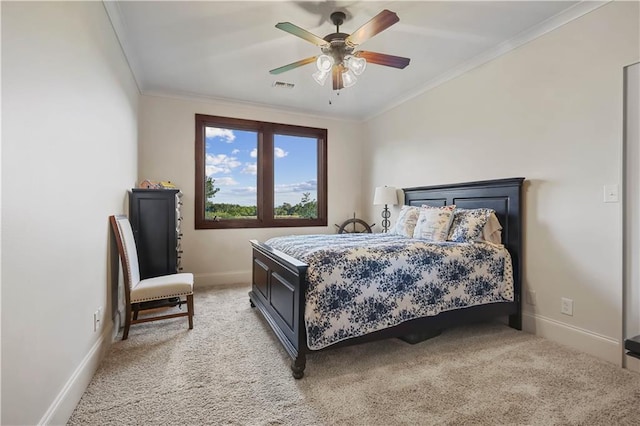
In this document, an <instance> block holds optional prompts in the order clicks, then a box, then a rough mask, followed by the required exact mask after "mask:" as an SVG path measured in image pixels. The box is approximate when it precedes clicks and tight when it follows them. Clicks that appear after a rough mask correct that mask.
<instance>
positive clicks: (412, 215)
mask: <svg viewBox="0 0 640 426" xmlns="http://www.w3.org/2000/svg"><path fill="white" fill-rule="evenodd" d="M419 215H420V210H419V209H418V208H417V207H414V206H402V208H401V209H400V214H399V215H398V220H396V224H395V226H394V227H393V230H392V231H391V232H390V233H391V234H395V235H403V236H405V237H409V238H411V237H413V229H414V228H415V227H416V222H417V221H418V216H419Z"/></svg>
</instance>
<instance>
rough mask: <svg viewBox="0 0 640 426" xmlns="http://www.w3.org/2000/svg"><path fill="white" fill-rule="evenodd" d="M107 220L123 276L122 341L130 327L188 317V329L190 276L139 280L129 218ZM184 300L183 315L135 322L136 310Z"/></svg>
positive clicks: (190, 315)
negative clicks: (111, 230)
mask: <svg viewBox="0 0 640 426" xmlns="http://www.w3.org/2000/svg"><path fill="white" fill-rule="evenodd" d="M109 221H110V222H111V228H112V229H113V233H114V234H115V236H116V243H117V245H118V253H119V254H120V261H121V263H122V274H123V276H124V295H125V306H126V317H125V323H124V332H123V334H122V340H125V339H127V337H129V327H130V326H131V325H132V324H138V323H142V322H149V321H157V320H162V319H168V318H175V317H184V316H186V317H189V329H190V330H191V329H192V328H193V274H191V273H179V274H170V275H162V276H159V277H153V278H147V279H144V280H141V279H140V269H139V266H138V253H137V250H136V242H135V239H134V237H133V230H132V229H131V224H130V223H129V219H127V217H126V216H124V215H114V216H110V217H109ZM185 298H186V305H187V311H186V312H179V313H173V314H165V315H155V316H145V317H143V318H140V319H138V313H139V312H140V311H143V310H148V309H155V308H158V307H174V306H178V305H182V304H183V303H185V300H184V299H185ZM153 302H155V303H153Z"/></svg>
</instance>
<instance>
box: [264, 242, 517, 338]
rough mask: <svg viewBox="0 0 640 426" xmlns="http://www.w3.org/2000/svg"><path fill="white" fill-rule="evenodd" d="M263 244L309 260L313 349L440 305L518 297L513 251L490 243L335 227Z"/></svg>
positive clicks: (309, 321) (309, 333)
mask: <svg viewBox="0 0 640 426" xmlns="http://www.w3.org/2000/svg"><path fill="white" fill-rule="evenodd" d="M266 244H267V245H269V246H271V247H272V248H274V249H276V250H280V251H282V252H284V253H286V254H288V255H290V256H293V257H295V258H296V259H298V260H300V261H302V262H305V263H306V264H307V265H308V269H307V281H308V287H307V294H306V308H305V325H306V329H307V345H308V347H309V348H310V349H322V348H324V347H326V346H329V345H332V344H334V343H337V342H339V341H341V340H345V339H349V338H352V337H357V336H362V335H364V334H367V333H371V332H374V331H377V330H381V329H384V328H388V327H392V326H394V325H397V324H399V323H401V322H404V321H407V320H410V319H413V318H418V317H424V316H432V315H437V314H438V313H440V312H442V311H448V310H452V309H459V308H464V307H468V306H474V305H481V304H486V303H493V302H504V301H513V272H512V266H511V257H510V255H509V252H508V251H507V250H506V249H505V248H503V247H501V246H496V245H492V244H489V243H473V244H469V243H451V242H440V243H432V242H426V241H424V240H419V239H413V238H406V237H403V236H399V235H389V234H334V235H294V236H287V237H276V238H272V239H270V240H268V241H266Z"/></svg>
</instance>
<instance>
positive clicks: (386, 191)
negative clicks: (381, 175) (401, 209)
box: [373, 186, 398, 232]
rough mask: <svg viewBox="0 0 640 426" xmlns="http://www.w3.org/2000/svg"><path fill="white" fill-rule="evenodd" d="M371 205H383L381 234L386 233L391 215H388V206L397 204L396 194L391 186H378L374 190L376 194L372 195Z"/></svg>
mask: <svg viewBox="0 0 640 426" xmlns="http://www.w3.org/2000/svg"><path fill="white" fill-rule="evenodd" d="M373 204H375V205H379V204H384V209H383V210H382V232H387V231H388V230H389V225H391V222H389V217H390V216H391V213H389V207H387V206H388V205H389V204H391V205H392V206H395V205H396V204H398V194H397V192H396V189H395V188H394V187H393V186H379V187H377V188H376V192H375V194H374V195H373Z"/></svg>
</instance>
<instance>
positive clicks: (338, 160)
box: [138, 96, 362, 286]
mask: <svg viewBox="0 0 640 426" xmlns="http://www.w3.org/2000/svg"><path fill="white" fill-rule="evenodd" d="M195 114H208V115H220V116H227V117H235V118H244V119H250V120H261V121H270V122H276V123H285V124H295V125H300V126H310V127H320V128H326V129H328V138H327V139H328V169H329V170H328V197H329V202H328V204H329V209H328V224H329V226H327V227H309V228H268V229H200V230H195V229H194V215H195V214H194V191H195V189H194V188H195ZM139 125H140V151H139V158H140V160H139V174H138V178H139V180H143V179H151V180H170V181H172V182H174V183H175V184H177V185H178V186H179V187H180V188H181V190H182V192H183V193H184V196H183V202H184V205H183V218H184V221H183V234H184V240H183V241H184V243H183V247H184V255H183V256H184V257H183V260H184V265H183V266H184V270H185V271H190V272H193V273H194V274H195V275H196V286H200V285H207V284H224V283H237V282H245V283H249V282H250V271H251V249H250V244H249V240H250V239H257V240H260V241H264V240H266V239H268V238H270V237H272V236H275V235H283V234H298V233H307V234H309V233H335V232H336V227H335V226H334V224H336V223H337V224H340V223H342V222H343V221H344V220H345V219H348V218H350V217H352V216H353V213H354V212H356V213H357V214H358V215H360V214H361V211H360V204H361V203H360V191H361V180H360V179H361V157H362V155H361V154H362V142H361V125H360V124H358V123H353V122H348V121H338V120H330V119H323V118H319V117H311V116H305V115H295V114H291V113H286V112H279V111H276V110H273V109H265V108H259V107H255V106H248V105H239V104H229V103H219V102H218V103H214V102H211V101H209V102H207V101H202V102H198V101H194V100H179V99H169V98H162V97H153V96H142V97H141V107H140V121H139Z"/></svg>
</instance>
